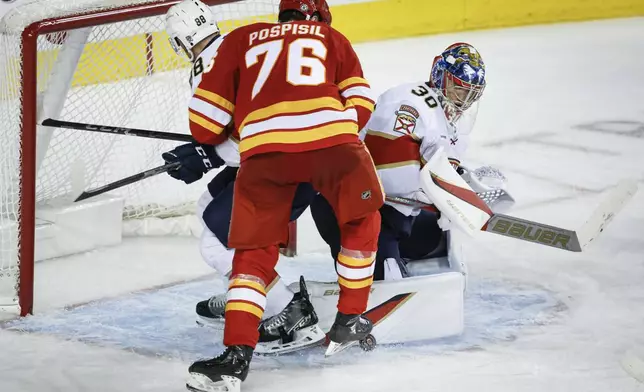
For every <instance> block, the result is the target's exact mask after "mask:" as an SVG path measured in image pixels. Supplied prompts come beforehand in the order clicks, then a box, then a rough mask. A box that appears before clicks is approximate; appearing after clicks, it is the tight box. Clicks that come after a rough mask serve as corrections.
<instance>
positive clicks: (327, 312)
mask: <svg viewBox="0 0 644 392" xmlns="http://www.w3.org/2000/svg"><path fill="white" fill-rule="evenodd" d="M307 287H308V291H309V295H310V296H311V302H312V303H313V306H314V307H315V311H316V313H317V314H318V317H319V319H320V323H319V325H320V327H321V328H322V330H323V331H328V330H329V329H330V328H331V325H332V324H333V321H334V320H335V315H336V313H337V303H338V297H339V294H340V286H339V285H338V284H337V283H330V282H329V283H323V282H307ZM464 288H465V277H464V274H463V273H461V272H457V271H451V270H448V271H441V272H439V273H434V274H430V275H424V276H416V277H411V278H405V279H401V280H393V281H379V282H374V283H373V286H371V295H370V296H369V303H368V305H367V311H366V312H365V316H366V317H368V318H369V319H370V320H371V321H372V322H373V323H374V329H373V332H372V335H373V336H374V337H375V338H376V340H377V341H378V343H404V342H412V341H425V340H431V339H438V338H443V337H448V336H457V335H460V334H461V333H462V332H463V296H464Z"/></svg>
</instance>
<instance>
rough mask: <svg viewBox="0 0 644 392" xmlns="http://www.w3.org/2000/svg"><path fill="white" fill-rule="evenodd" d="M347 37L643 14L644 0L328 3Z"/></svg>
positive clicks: (377, 0)
mask: <svg viewBox="0 0 644 392" xmlns="http://www.w3.org/2000/svg"><path fill="white" fill-rule="evenodd" d="M331 12H332V13H333V27H334V28H336V29H337V30H339V31H341V32H342V33H344V34H345V35H346V36H347V37H348V38H349V39H350V40H351V41H352V42H365V41H374V40H382V39H391V38H401V37H410V36H416V35H426V34H437V33H447V32H452V31H462V30H474V29H488V28H500V27H510V26H522V25H530V24H541V23H555V22H564V21H580V20H592V19H606V18H616V17H629V16H639V15H644V0H442V1H438V0H375V1H370V2H367V3H353V4H346V5H339V6H335V7H332V8H331Z"/></svg>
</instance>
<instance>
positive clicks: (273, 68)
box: [190, 21, 374, 161]
mask: <svg viewBox="0 0 644 392" xmlns="http://www.w3.org/2000/svg"><path fill="white" fill-rule="evenodd" d="M221 39H222V40H223V42H221V44H220V45H218V46H217V52H216V54H215V55H214V56H213V57H212V60H211V61H210V63H209V64H207V65H204V69H203V74H202V75H201V80H200V82H199V85H198V86H196V89H195V94H194V97H193V101H192V102H191V105H190V128H191V131H192V134H193V136H194V137H195V139H196V140H197V141H199V142H200V143H210V144H217V143H220V142H222V141H223V140H225V138H226V136H227V135H226V131H224V127H225V125H227V124H228V123H229V122H230V121H231V120H232V121H233V122H234V124H235V125H236V131H237V133H238V134H239V138H240V144H239V151H240V154H241V160H242V161H243V160H244V159H246V158H248V157H250V156H252V155H254V154H260V153H267V152H278V151H279V152H301V151H308V150H315V149H321V148H326V147H330V146H334V145H337V144H343V143H353V142H358V140H359V139H358V131H359V129H361V128H362V127H363V126H364V125H366V123H367V121H368V120H369V117H370V116H371V112H372V111H373V105H374V100H373V99H372V97H371V90H370V88H369V84H368V83H367V81H366V80H365V79H364V77H363V74H362V68H361V65H360V61H359V60H358V57H357V55H356V54H355V52H354V51H353V48H352V47H351V44H350V43H349V41H348V40H347V39H346V38H345V37H344V36H343V35H342V34H340V33H339V32H337V31H336V30H333V29H332V28H330V27H329V26H327V25H325V24H322V23H318V22H304V21H302V22H300V21H298V22H291V23H282V24H274V23H256V24H252V25H248V26H244V27H241V28H238V29H236V30H234V31H232V32H231V33H229V34H228V35H226V36H225V37H223V38H221Z"/></svg>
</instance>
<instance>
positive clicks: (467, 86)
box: [429, 43, 486, 123]
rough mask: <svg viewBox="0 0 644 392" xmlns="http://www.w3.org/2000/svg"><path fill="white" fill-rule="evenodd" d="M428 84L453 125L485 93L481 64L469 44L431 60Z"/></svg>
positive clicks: (456, 45) (483, 67)
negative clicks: (436, 94)
mask: <svg viewBox="0 0 644 392" xmlns="http://www.w3.org/2000/svg"><path fill="white" fill-rule="evenodd" d="M429 81H430V84H431V85H432V87H434V88H435V89H436V90H437V91H438V93H439V94H440V96H441V98H442V104H443V109H444V110H445V116H446V117H447V119H448V120H449V121H450V122H451V123H455V122H457V121H458V120H459V118H460V117H461V116H462V115H463V112H465V111H466V110H467V109H469V108H470V107H471V106H472V105H473V104H474V103H475V102H477V101H478V100H479V98H481V95H482V94H483V90H485V85H486V81H485V63H484V62H483V59H482V58H481V55H480V54H479V52H478V51H477V50H476V49H475V48H474V47H473V46H472V45H470V44H466V43H456V44H453V45H451V46H450V47H448V48H447V49H445V51H444V52H443V53H441V55H440V56H437V57H436V58H435V59H434V65H433V66H432V71H431V76H430V79H429Z"/></svg>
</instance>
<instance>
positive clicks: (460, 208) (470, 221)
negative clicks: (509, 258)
mask: <svg viewBox="0 0 644 392" xmlns="http://www.w3.org/2000/svg"><path fill="white" fill-rule="evenodd" d="M420 183H421V187H422V189H423V191H424V192H425V194H427V196H428V197H429V198H430V199H431V201H432V202H433V203H434V205H435V206H436V207H437V208H438V210H439V211H440V212H441V214H442V215H443V216H445V217H447V219H449V220H450V221H451V222H452V224H453V225H454V226H456V227H458V228H459V229H461V230H463V231H465V232H466V233H468V234H470V235H474V233H475V232H477V231H479V230H480V229H481V228H482V227H483V226H484V225H485V223H486V222H487V221H488V220H489V219H490V217H491V216H492V211H491V210H490V208H489V207H488V206H487V205H486V204H485V202H483V200H481V198H480V197H479V196H478V195H477V194H476V193H474V191H473V190H472V188H470V186H469V185H468V184H467V182H465V180H464V179H463V178H461V176H460V175H459V174H458V173H457V172H456V170H454V168H453V167H452V165H451V164H450V163H449V160H448V159H447V156H446V155H445V151H444V150H443V148H442V147H441V148H439V149H438V151H436V153H435V154H434V155H433V156H432V158H431V159H430V160H429V161H428V162H427V164H425V166H423V168H422V169H421V171H420Z"/></svg>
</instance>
